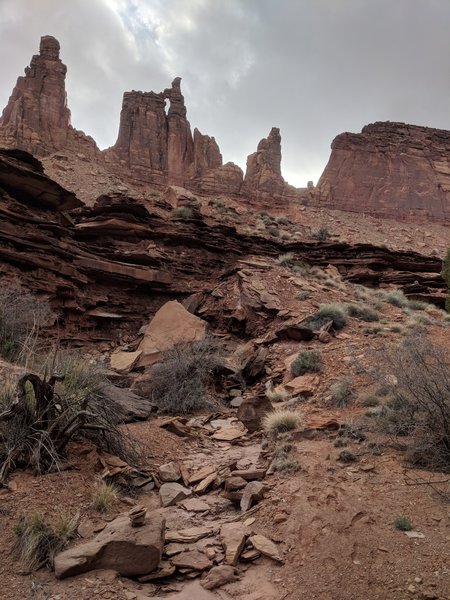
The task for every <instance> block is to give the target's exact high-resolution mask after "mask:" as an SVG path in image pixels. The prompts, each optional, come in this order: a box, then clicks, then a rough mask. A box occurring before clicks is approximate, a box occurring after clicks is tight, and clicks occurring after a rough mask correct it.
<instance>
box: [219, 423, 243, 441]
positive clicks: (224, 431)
mask: <svg viewBox="0 0 450 600" xmlns="http://www.w3.org/2000/svg"><path fill="white" fill-rule="evenodd" d="M245 433H246V430H245V429H244V428H243V427H242V426H239V425H229V426H228V427H222V428H221V429H218V430H217V431H216V432H215V433H213V434H212V436H211V437H212V438H213V439H214V440H219V441H221V442H232V441H233V440H237V439H239V438H241V437H242V436H243V435H245Z"/></svg>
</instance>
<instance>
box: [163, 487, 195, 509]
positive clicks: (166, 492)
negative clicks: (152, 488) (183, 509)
mask: <svg viewBox="0 0 450 600" xmlns="http://www.w3.org/2000/svg"><path fill="white" fill-rule="evenodd" d="M191 494H192V490H190V489H188V488H185V487H184V486H182V485H180V484H179V483H173V482H172V483H163V484H162V486H161V487H160V488H159V497H160V498H161V506H164V507H166V506H173V505H175V504H177V503H178V502H181V500H184V499H185V498H188V497H189V496H190V495H191Z"/></svg>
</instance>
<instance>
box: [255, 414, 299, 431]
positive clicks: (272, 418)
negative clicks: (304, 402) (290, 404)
mask: <svg viewBox="0 0 450 600" xmlns="http://www.w3.org/2000/svg"><path fill="white" fill-rule="evenodd" d="M299 423H300V419H299V415H298V413H296V412H294V411H292V410H274V411H272V412H269V413H267V414H266V415H265V417H264V418H263V427H264V429H265V430H266V432H267V433H268V435H269V436H271V437H276V436H277V435H279V434H280V433H284V432H286V431H292V430H293V429H296V428H297V427H298V425H299Z"/></svg>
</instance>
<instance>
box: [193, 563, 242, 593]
mask: <svg viewBox="0 0 450 600" xmlns="http://www.w3.org/2000/svg"><path fill="white" fill-rule="evenodd" d="M238 579H239V577H237V575H236V573H235V570H234V567H232V566H231V565H220V567H213V568H212V569H211V571H210V572H209V573H208V574H207V575H206V577H204V578H203V579H202V580H201V581H200V584H201V586H202V587H203V588H204V589H205V590H215V589H216V588H219V587H222V586H223V585H226V584H227V583H232V582H233V581H237V580H238Z"/></svg>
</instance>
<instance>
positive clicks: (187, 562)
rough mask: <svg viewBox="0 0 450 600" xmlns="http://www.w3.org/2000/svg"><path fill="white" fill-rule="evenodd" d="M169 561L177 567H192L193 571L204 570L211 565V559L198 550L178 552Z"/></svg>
mask: <svg viewBox="0 0 450 600" xmlns="http://www.w3.org/2000/svg"><path fill="white" fill-rule="evenodd" d="M171 562H172V564H173V565H175V566H176V567H178V568H184V569H194V570H195V571H204V570H205V569H209V568H210V567H211V566H212V562H211V560H210V559H209V558H208V557H207V556H206V554H203V552H199V550H187V551H186V552H180V554H176V555H175V556H174V557H173V558H172V559H171Z"/></svg>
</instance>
